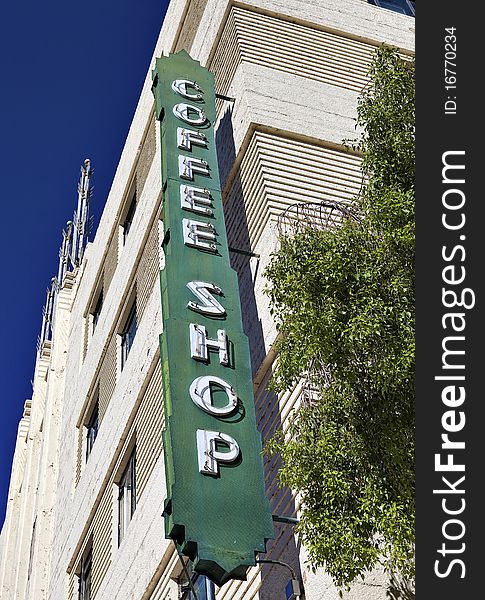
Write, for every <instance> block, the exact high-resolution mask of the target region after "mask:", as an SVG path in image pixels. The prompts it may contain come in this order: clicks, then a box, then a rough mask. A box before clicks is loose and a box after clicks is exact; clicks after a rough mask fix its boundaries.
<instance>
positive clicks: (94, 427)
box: [86, 401, 99, 460]
mask: <svg viewBox="0 0 485 600" xmlns="http://www.w3.org/2000/svg"><path fill="white" fill-rule="evenodd" d="M98 426H99V416H98V402H97V401H96V406H95V407H94V410H93V413H92V415H91V418H90V419H89V423H88V424H87V425H86V429H87V432H86V460H87V459H88V456H89V455H90V454H91V450H92V449H93V446H94V441H95V440H96V436H97V435H98Z"/></svg>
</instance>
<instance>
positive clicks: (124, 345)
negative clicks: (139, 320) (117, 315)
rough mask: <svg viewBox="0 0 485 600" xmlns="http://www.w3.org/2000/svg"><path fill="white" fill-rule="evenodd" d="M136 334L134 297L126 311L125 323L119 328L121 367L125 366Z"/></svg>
mask: <svg viewBox="0 0 485 600" xmlns="http://www.w3.org/2000/svg"><path fill="white" fill-rule="evenodd" d="M135 334H136V299H135V300H134V301H133V304H132V306H131V308H130V312H129V313H128V317H127V319H126V321H125V325H124V327H123V328H122V330H121V368H122V369H123V367H124V366H125V362H126V359H127V358H128V354H129V353H130V350H131V347H132V345H133V340H134V339H135Z"/></svg>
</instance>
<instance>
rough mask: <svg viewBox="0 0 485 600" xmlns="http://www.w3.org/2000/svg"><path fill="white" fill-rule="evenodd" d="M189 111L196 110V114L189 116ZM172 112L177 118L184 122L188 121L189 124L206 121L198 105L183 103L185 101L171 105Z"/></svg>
mask: <svg viewBox="0 0 485 600" xmlns="http://www.w3.org/2000/svg"><path fill="white" fill-rule="evenodd" d="M190 111H194V112H196V113H197V115H196V116H195V115H194V116H193V117H191V116H190ZM173 114H174V115H175V116H176V117H177V118H178V119H180V120H181V121H184V123H188V124H189V125H203V124H204V123H205V122H206V121H207V117H206V116H205V112H204V111H203V110H202V109H200V108H199V107H198V106H192V104H185V102H181V103H180V104H176V105H175V106H174V107H173Z"/></svg>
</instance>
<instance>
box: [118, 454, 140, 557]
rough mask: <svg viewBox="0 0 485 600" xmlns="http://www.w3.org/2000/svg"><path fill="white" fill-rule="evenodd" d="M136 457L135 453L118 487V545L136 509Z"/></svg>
mask: <svg viewBox="0 0 485 600" xmlns="http://www.w3.org/2000/svg"><path fill="white" fill-rule="evenodd" d="M135 473H136V455H135V451H133V453H132V455H131V456H130V459H129V461H128V464H127V465H126V469H125V470H124V471H123V475H122V476H121V479H120V483H119V486H118V545H119V544H120V543H121V540H122V539H123V537H124V536H125V532H126V528H127V527H128V523H129V522H130V521H131V517H132V516H133V513H134V512H135V508H136V480H135Z"/></svg>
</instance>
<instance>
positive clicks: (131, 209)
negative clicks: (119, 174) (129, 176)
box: [121, 192, 136, 246]
mask: <svg viewBox="0 0 485 600" xmlns="http://www.w3.org/2000/svg"><path fill="white" fill-rule="evenodd" d="M135 210H136V192H134V194H133V196H132V198H131V202H130V204H129V206H128V210H127V211H126V214H125V218H124V220H123V224H122V225H121V227H122V229H123V246H124V245H125V243H126V238H127V237H128V233H129V232H130V229H131V225H132V223H133V217H134V216H135Z"/></svg>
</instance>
